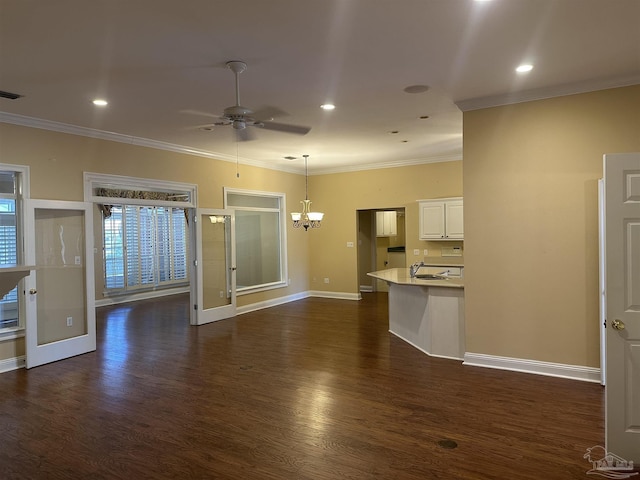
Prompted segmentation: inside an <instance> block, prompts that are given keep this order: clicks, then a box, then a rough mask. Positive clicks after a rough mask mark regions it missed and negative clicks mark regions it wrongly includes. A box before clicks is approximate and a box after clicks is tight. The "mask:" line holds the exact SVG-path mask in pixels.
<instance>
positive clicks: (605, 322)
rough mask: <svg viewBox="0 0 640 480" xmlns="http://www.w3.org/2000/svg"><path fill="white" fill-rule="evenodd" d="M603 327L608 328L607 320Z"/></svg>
mask: <svg viewBox="0 0 640 480" xmlns="http://www.w3.org/2000/svg"><path fill="white" fill-rule="evenodd" d="M603 325H604V328H607V321H606V320H605V321H604V322H603Z"/></svg>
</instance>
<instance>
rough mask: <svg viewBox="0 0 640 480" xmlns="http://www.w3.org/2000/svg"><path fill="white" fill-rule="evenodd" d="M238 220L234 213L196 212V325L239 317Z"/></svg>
mask: <svg viewBox="0 0 640 480" xmlns="http://www.w3.org/2000/svg"><path fill="white" fill-rule="evenodd" d="M234 227H235V217H234V214H233V211H232V210H212V209H202V208H199V209H197V210H196V215H195V231H196V235H195V249H194V266H195V268H193V269H192V271H193V272H194V276H193V281H192V282H191V284H192V293H191V297H192V298H195V304H194V308H193V310H192V315H191V323H192V324H193V325H202V324H204V323H209V322H215V321H216V320H222V319H225V318H230V317H233V316H235V314H236V257H235V239H234V235H235V233H234ZM194 293H195V295H194Z"/></svg>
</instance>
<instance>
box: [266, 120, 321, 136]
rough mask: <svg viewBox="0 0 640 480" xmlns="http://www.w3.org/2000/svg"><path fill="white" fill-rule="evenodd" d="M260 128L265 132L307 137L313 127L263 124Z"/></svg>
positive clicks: (272, 123) (275, 123)
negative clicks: (271, 131)
mask: <svg viewBox="0 0 640 480" xmlns="http://www.w3.org/2000/svg"><path fill="white" fill-rule="evenodd" d="M256 126H259V127H260V128H264V129H265V130H273V131H276V132H284V133H293V134H296V135H306V134H307V133H309V132H310V131H311V127H303V126H302V125H289V124H288V123H277V122H262V123H261V124H259V125H256Z"/></svg>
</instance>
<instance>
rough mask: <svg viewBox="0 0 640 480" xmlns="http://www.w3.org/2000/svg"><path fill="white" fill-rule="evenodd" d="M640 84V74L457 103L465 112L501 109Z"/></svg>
mask: <svg viewBox="0 0 640 480" xmlns="http://www.w3.org/2000/svg"><path fill="white" fill-rule="evenodd" d="M638 84H640V73H636V74H633V75H628V76H624V77H615V78H601V79H597V80H590V81H587V82H579V83H571V84H564V85H556V86H553V87H545V88H537V89H533V90H525V91H522V92H512V93H506V94H503V95H494V96H490V97H480V98H471V99H468V100H460V101H458V102H455V104H456V106H457V107H458V108H459V109H460V110H462V111H463V112H469V111H472V110H480V109H483V108H491V107H501V106H504V105H512V104H515V103H524V102H531V101H534V100H544V99H547V98H554V97H563V96H565V95H577V94H579V93H588V92H595V91H597V90H607V89H609V88H620V87H630V86H632V85H638Z"/></svg>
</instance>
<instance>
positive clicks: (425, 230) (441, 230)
mask: <svg viewBox="0 0 640 480" xmlns="http://www.w3.org/2000/svg"><path fill="white" fill-rule="evenodd" d="M418 202H419V212H420V230H419V232H420V240H463V239H464V221H463V219H464V217H463V208H464V207H463V202H462V198H461V197H456V198H441V199H438V200H419V201H418Z"/></svg>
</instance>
